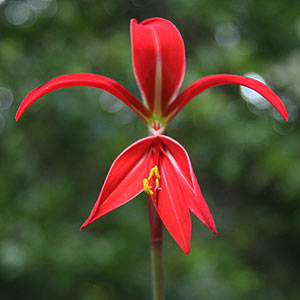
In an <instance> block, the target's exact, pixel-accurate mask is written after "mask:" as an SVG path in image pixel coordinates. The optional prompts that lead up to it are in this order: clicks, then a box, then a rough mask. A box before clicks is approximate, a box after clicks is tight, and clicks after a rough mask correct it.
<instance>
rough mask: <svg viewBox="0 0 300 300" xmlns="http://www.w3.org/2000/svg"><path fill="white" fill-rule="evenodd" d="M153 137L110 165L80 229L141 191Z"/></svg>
mask: <svg viewBox="0 0 300 300" xmlns="http://www.w3.org/2000/svg"><path fill="white" fill-rule="evenodd" d="M154 139H155V137H147V138H144V139H142V140H139V141H137V142H135V143H134V144H132V145H131V146H129V147H128V148H127V149H125V150H124V151H123V152H122V153H121V154H120V155H119V156H118V157H117V158H116V160H115V161H114V163H113V164H112V166H111V168H110V170H109V173H108V175H107V177H106V179H105V182H104V184H103V187H102V190H101V192H100V195H99V197H98V200H97V202H96V204H95V206H94V208H93V210H92V212H91V214H90V216H89V217H88V219H87V220H86V221H85V223H84V224H83V225H82V227H81V229H83V228H85V227H87V226H88V225H89V224H91V223H92V222H94V221H95V220H96V219H98V218H100V217H101V216H103V215H105V214H107V213H108V212H110V211H112V210H114V209H116V208H117V207H119V206H121V205H123V204H125V203H126V202H128V201H130V200H131V199H133V198H134V197H135V196H137V195H138V194H139V193H140V192H141V191H142V190H143V179H144V178H145V177H146V173H145V172H146V156H147V152H148V150H149V149H150V148H151V145H152V143H153V140H154Z"/></svg>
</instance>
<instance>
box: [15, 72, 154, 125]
mask: <svg viewBox="0 0 300 300" xmlns="http://www.w3.org/2000/svg"><path fill="white" fill-rule="evenodd" d="M71 86H90V87H95V88H99V89H102V90H105V91H107V92H109V93H111V94H112V95H114V96H115V97H117V98H119V99H120V100H121V101H123V102H124V103H125V104H126V105H128V106H129V107H130V108H131V109H132V110H133V111H134V112H135V113H136V114H137V115H138V116H139V117H140V118H141V119H142V120H144V121H146V118H147V117H149V111H148V110H147V109H146V108H145V106H144V105H143V103H141V102H140V101H139V100H138V99H137V98H136V97H135V96H134V95H132V94H131V93H130V92H129V91H128V90H127V89H126V88H125V87H123V86H122V85H121V84H119V83H118V82H116V81H114V80H112V79H110V78H107V77H104V76H100V75H96V74H90V73H77V74H69V75H61V76H58V77H55V78H53V79H51V80H50V81H48V82H46V83H45V84H43V85H41V86H40V87H38V88H36V89H34V90H32V91H31V92H30V93H29V94H28V95H27V96H26V97H25V99H24V100H23V101H22V103H21V105H20V106H19V109H18V111H17V114H16V121H18V120H19V119H20V117H21V116H22V114H23V113H24V112H25V111H26V109H27V108H28V107H29V106H30V105H31V104H32V103H33V102H35V101H36V100H38V99H39V98H40V97H42V96H44V95H46V94H48V93H50V92H52V91H54V90H57V89H62V88H66V87H71Z"/></svg>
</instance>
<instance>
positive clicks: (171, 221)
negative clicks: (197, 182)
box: [154, 155, 191, 254]
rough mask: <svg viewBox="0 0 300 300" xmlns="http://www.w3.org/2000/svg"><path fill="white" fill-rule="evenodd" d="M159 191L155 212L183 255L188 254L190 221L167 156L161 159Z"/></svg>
mask: <svg viewBox="0 0 300 300" xmlns="http://www.w3.org/2000/svg"><path fill="white" fill-rule="evenodd" d="M160 173H161V181H160V182H161V191H160V192H159V196H158V199H157V202H154V205H156V210H157V212H158V214H159V216H160V218H161V220H162V222H163V223H164V225H165V226H166V228H167V230H168V231H169V233H170V234H171V235H172V237H173V238H174V239H175V241H176V242H177V243H178V245H179V246H180V248H181V249H182V251H183V252H184V253H185V254H188V253H189V252H190V239H191V219H190V214H189V209H188V206H187V203H186V194H185V193H184V190H183V187H182V184H181V182H180V177H179V176H178V174H177V172H176V170H175V169H174V166H173V164H172V162H171V161H170V159H169V158H168V156H167V155H162V158H161V166H160Z"/></svg>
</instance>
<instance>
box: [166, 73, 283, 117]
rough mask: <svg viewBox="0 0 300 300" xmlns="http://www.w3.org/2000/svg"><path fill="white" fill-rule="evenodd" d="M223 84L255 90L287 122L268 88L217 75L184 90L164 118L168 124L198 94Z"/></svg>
mask: <svg viewBox="0 0 300 300" xmlns="http://www.w3.org/2000/svg"><path fill="white" fill-rule="evenodd" d="M224 84H237V85H243V86H246V87H248V88H250V89H253V90H255V91H256V92H258V93H259V94H260V95H262V96H263V97H264V98H266V100H268V101H269V102H270V103H271V104H272V105H273V106H274V107H275V108H276V110H277V111H278V112H279V113H280V114H281V115H282V117H283V118H284V119H285V120H286V121H287V120H288V114H287V111H286V109H285V107H284V105H283V103H282V102H281V100H280V99H279V97H278V96H277V95H276V94H275V93H274V92H273V91H272V90H271V89H270V88H269V87H268V86H266V85H265V84H263V83H262V82H260V81H258V80H255V79H252V78H248V77H243V76H238V75H229V74H219V75H210V76H206V77H203V78H201V79H199V80H197V81H195V82H194V83H193V84H191V85H189V86H188V87H187V88H185V89H184V90H183V91H182V92H181V93H180V94H179V95H178V96H177V98H176V99H175V100H174V101H173V102H172V103H171V104H170V105H169V107H168V109H167V110H166V111H165V116H169V118H168V122H170V121H171V120H172V119H173V118H174V117H175V116H176V115H177V113H178V112H179V111H180V110H181V109H182V108H183V107H184V106H185V105H186V104H187V103H188V102H189V101H191V100H192V99H193V98H194V97H196V96H197V95H198V94H200V93H202V92H203V91H204V90H206V89H208V88H211V87H214V86H218V85H224Z"/></svg>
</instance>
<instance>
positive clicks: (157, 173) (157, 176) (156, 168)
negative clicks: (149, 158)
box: [153, 166, 160, 180]
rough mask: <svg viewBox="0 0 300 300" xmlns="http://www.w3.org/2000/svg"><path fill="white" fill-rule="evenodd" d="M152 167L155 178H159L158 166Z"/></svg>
mask: <svg viewBox="0 0 300 300" xmlns="http://www.w3.org/2000/svg"><path fill="white" fill-rule="evenodd" d="M153 169H154V173H155V176H156V179H158V180H160V175H159V172H158V167H157V166H155V167H154V168H153Z"/></svg>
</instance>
